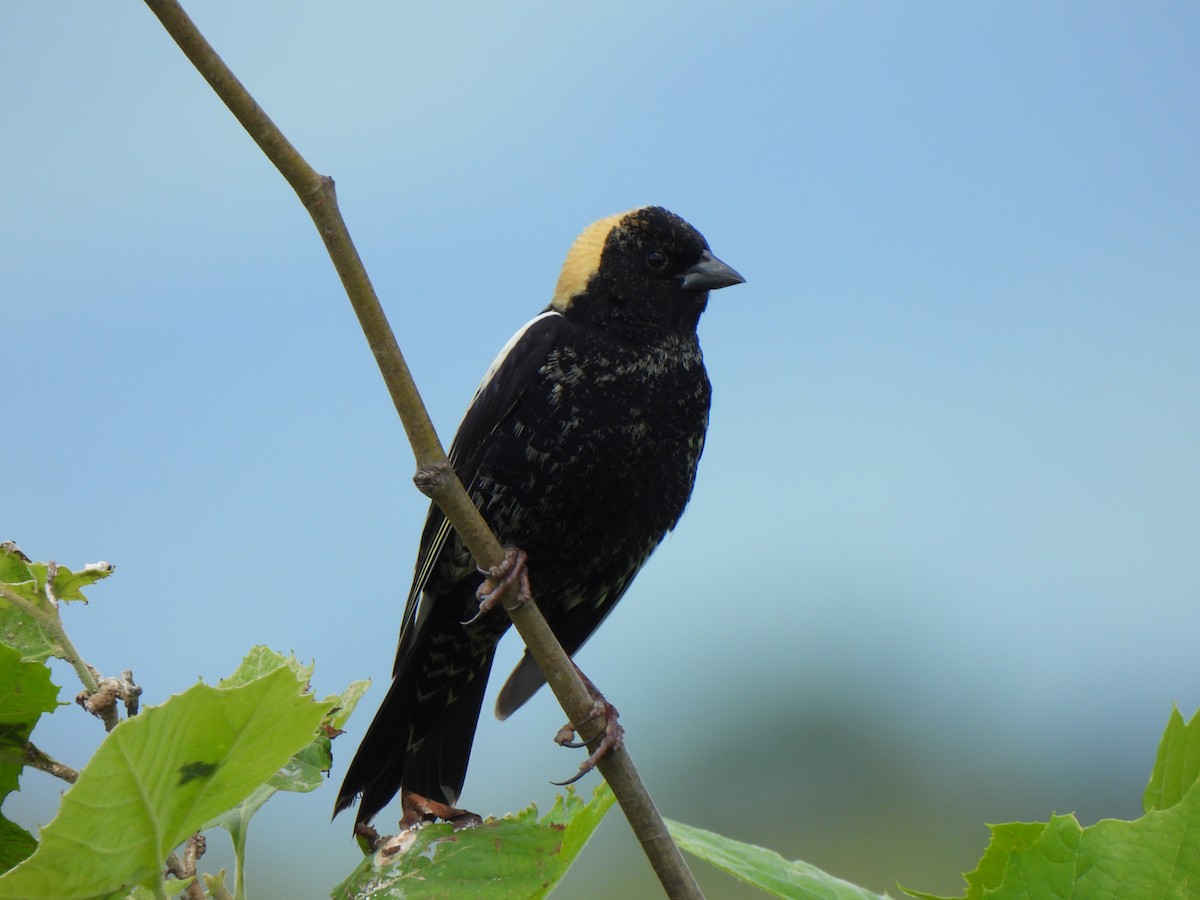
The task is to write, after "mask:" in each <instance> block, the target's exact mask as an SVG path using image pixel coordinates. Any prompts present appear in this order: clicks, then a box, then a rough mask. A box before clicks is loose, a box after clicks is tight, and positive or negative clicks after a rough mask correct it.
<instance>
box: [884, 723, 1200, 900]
mask: <svg viewBox="0 0 1200 900" xmlns="http://www.w3.org/2000/svg"><path fill="white" fill-rule="evenodd" d="M1198 721H1200V717H1194V718H1193V719H1192V722H1191V723H1190V724H1188V725H1185V724H1184V723H1183V717H1182V716H1180V715H1179V711H1178V710H1175V711H1174V712H1173V713H1172V715H1171V719H1170V721H1169V722H1168V724H1167V729H1166V732H1165V733H1164V735H1163V739H1162V742H1161V744H1160V745H1159V751H1158V759H1157V761H1156V762H1155V765H1154V774H1153V775H1152V776H1151V778H1150V786H1149V787H1148V788H1147V789H1146V797H1145V803H1146V806H1147V812H1146V814H1145V815H1144V816H1142V817H1141V818H1140V819H1135V820H1134V821H1132V822H1126V821H1121V820H1118V819H1103V820H1101V821H1099V822H1097V823H1096V824H1095V825H1092V826H1090V827H1088V828H1083V827H1081V826H1080V824H1079V822H1078V821H1077V820H1076V819H1075V817H1074V816H1057V815H1056V816H1051V818H1050V821H1049V822H1048V823H1041V822H1031V823H1009V824H1007V825H993V826H991V830H992V838H991V841H990V842H989V844H988V848H987V851H986V852H985V853H984V855H983V858H982V859H981V860H980V862H979V865H978V866H977V867H976V869H975V871H973V872H970V873H968V874H967V875H966V876H964V877H965V879H966V882H967V892H966V894H965V895H964V896H965V897H966V898H982V897H985V896H986V897H989V898H1008V897H1012V898H1017V897H1022V898H1023V897H1188V896H1192V894H1193V893H1194V892H1195V887H1196V885H1198V884H1200V841H1197V840H1196V835H1197V834H1198V833H1200V781H1198V779H1200V763H1198V762H1197V759H1196V752H1197V740H1198V739H1197V736H1196V735H1197V729H1198V728H1200V726H1198V725H1197V722H1198ZM906 892H907V893H909V894H911V895H912V896H914V897H921V898H925V900H936V898H934V897H933V895H931V894H922V893H917V892H915V891H906Z"/></svg>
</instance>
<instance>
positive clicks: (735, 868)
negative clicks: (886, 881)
mask: <svg viewBox="0 0 1200 900" xmlns="http://www.w3.org/2000/svg"><path fill="white" fill-rule="evenodd" d="M667 828H668V829H670V831H671V837H673V838H674V839H675V842H676V843H677V844H679V846H680V848H681V849H683V850H686V851H687V852H688V853H690V854H692V855H693V856H696V857H699V858H700V859H702V860H704V861H705V862H707V863H711V864H712V865H714V866H716V867H717V868H718V869H721V870H722V871H724V872H728V873H729V874H730V875H733V876H734V877H735V878H740V879H741V880H742V881H744V882H746V883H747V884H750V885H753V886H754V887H757V888H761V889H762V890H764V891H766V892H767V893H768V894H773V895H774V896H776V897H787V898H793V900H801V898H803V900H868V898H869V900H879V898H880V897H885V896H887V895H886V894H873V893H871V892H870V891H867V890H864V889H863V888H860V887H856V886H855V885H853V884H850V883H849V882H848V881H842V880H841V879H840V878H834V877H833V876H832V875H828V874H826V873H825V872H822V871H821V870H820V869H818V868H817V867H816V866H810V865H809V864H808V863H803V862H789V861H788V860H786V859H784V858H783V857H782V856H780V855H779V854H778V853H776V852H775V851H774V850H765V849H763V848H762V847H756V846H754V845H753V844H744V843H742V842H741V841H735V840H733V839H731V838H727V837H722V836H721V835H719V834H713V833H712V832H711V831H705V830H704V829H702V828H693V827H692V826H691V825H683V824H681V823H679V822H672V821H671V820H669V819H668V820H667Z"/></svg>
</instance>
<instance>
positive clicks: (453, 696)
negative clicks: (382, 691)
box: [334, 626, 495, 823]
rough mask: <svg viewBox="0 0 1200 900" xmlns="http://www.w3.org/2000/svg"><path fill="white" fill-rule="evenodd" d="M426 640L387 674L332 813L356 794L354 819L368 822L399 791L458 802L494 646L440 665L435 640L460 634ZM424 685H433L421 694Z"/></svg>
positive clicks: (444, 640)
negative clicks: (399, 667) (385, 686)
mask: <svg viewBox="0 0 1200 900" xmlns="http://www.w3.org/2000/svg"><path fill="white" fill-rule="evenodd" d="M459 627H461V626H459ZM431 637H433V636H432V635H428V634H427V635H423V636H422V638H423V644H424V645H425V646H424V647H423V650H424V652H417V653H413V654H411V655H409V657H408V662H407V663H406V665H405V666H404V668H403V669H402V670H400V671H398V672H397V673H396V675H395V677H394V678H393V679H392V684H391V686H390V687H389V688H388V692H387V696H386V697H384V698H383V703H382V704H381V705H380V707H379V711H378V712H377V713H376V714H375V719H374V721H372V722H371V726H370V728H368V729H367V733H366V735H365V736H364V737H363V739H362V743H361V744H359V747H358V752H357V753H356V754H355V756H354V760H353V761H352V762H351V763H350V767H349V769H348V770H347V772H346V777H345V779H344V780H343V781H342V787H341V790H339V792H338V797H337V802H336V803H335V804H334V815H335V816H336V815H337V814H338V813H339V812H341V811H342V810H344V809H347V808H348V807H350V806H352V805H353V803H354V800H355V798H356V797H358V796H360V795H361V797H362V800H361V802H360V804H359V807H358V814H357V816H356V819H355V820H356V822H359V823H364V822H369V821H370V820H371V819H372V818H373V817H374V815H375V814H376V813H377V812H379V810H381V809H382V808H383V807H384V806H386V805H387V803H388V801H390V800H391V799H392V798H393V797H394V796H395V795H396V793H397V792H398V791H400V790H401V789H403V790H407V791H413V792H415V793H417V794H420V795H421V796H423V797H428V798H429V799H431V800H437V801H439V802H441V803H446V804H448V805H450V806H453V805H454V803H455V802H456V801H457V799H458V795H459V793H460V792H461V790H462V785H463V782H464V781H465V780H466V775H467V762H468V760H469V759H470V756H471V744H472V742H473V740H474V738H475V726H476V725H477V724H478V722H479V711H480V708H481V707H482V706H483V695H484V691H485V690H486V688H487V680H488V673H489V672H490V670H491V667H492V657H493V655H494V651H495V645H494V643H493V644H492V645H491V646H490V647H488V648H487V650H486V653H481V654H480V655H479V656H476V657H475V658H474V659H470V658H468V659H463V658H462V657H461V656H460V657H459V658H457V659H455V660H453V662H454V663H455V665H454V667H453V668H447V667H446V666H445V663H444V658H443V657H442V655H441V654H440V653H439V652H438V644H444V643H453V644H459V642H461V640H462V634H461V632H460V633H459V634H457V635H454V636H453V637H450V636H449V635H441V637H442V641H438V640H436V639H433V640H430V638H431ZM459 647H460V648H461V649H463V650H465V649H466V648H465V647H462V646H461V644H459ZM472 649H480V648H478V646H476V647H474V648H472ZM431 667H437V671H431ZM430 684H433V685H436V687H435V688H434V689H433V690H428V691H426V692H424V693H423V692H422V688H425V687H426V686H427V685H430Z"/></svg>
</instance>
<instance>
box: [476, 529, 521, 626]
mask: <svg viewBox="0 0 1200 900" xmlns="http://www.w3.org/2000/svg"><path fill="white" fill-rule="evenodd" d="M525 559H526V557H525V551H524V550H521V549H519V548H517V547H505V548H504V559H503V560H502V561H501V562H500V563H499V565H495V566H492V567H491V568H490V569H480V570H479V574H480V575H483V576H485V577H484V580H483V584H481V585H480V586H479V590H477V591H476V592H475V599H477V600H478V601H479V611H478V612H476V613H475V615H473V616H472V617H471V618H469V619H467V621H465V622H463V623H462V624H464V625H472V624H474V623H475V622H478V621H479V620H480V619H481V618H483V617H484V616H485V615H487V614H488V613H489V612H491V611H492V610H493V609H495V608H496V607H497V606H498V605H501V604H503V606H504V608H505V609H516V608H517V607H518V606H521V605H523V604H525V603H528V602H529V601H530V600H532V599H533V590H532V589H531V588H530V586H529V569H528V568H527V567H526V565H525ZM514 587H515V589H516V597H512V594H513V591H514ZM510 598H511V602H508V603H505V602H504V601H505V600H508V599H510Z"/></svg>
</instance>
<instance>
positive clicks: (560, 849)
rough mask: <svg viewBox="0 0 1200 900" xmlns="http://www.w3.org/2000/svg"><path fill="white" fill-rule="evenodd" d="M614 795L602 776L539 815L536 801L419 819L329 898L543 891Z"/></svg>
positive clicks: (415, 899)
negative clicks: (458, 818) (467, 822)
mask: <svg viewBox="0 0 1200 900" xmlns="http://www.w3.org/2000/svg"><path fill="white" fill-rule="evenodd" d="M614 800H615V798H614V797H613V794H612V791H611V790H609V788H608V785H606V784H601V785H600V786H599V787H598V788H596V792H595V794H594V795H593V797H592V800H591V801H590V802H589V803H586V804H585V803H584V802H583V800H582V799H580V798H579V796H578V795H577V794H576V793H575V792H574V791H573V790H572V789H570V788H568V789H567V793H566V795H565V797H564V796H559V798H558V799H557V800H556V801H555V803H554V806H553V808H552V809H551V810H550V812H548V813H547V814H546V815H545V816H543V817H542V818H541V819H539V818H538V816H537V808H536V807H534V806H530V807H529V808H528V809H526V810H523V811H522V812H519V813H516V814H514V815H509V816H505V817H504V818H503V819H489V820H487V821H486V822H484V823H483V824H482V825H479V826H476V827H474V828H464V829H462V830H460V831H455V830H454V829H453V827H452V826H450V825H448V824H437V825H425V826H423V827H420V828H417V829H414V830H411V831H406V832H404V833H403V834H400V835H398V836H397V837H394V838H390V839H388V840H387V842H386V843H385V845H384V847H383V848H382V849H380V850H378V851H376V852H375V853H374V854H373V855H371V856H368V857H366V858H365V859H364V860H363V861H362V863H361V864H360V865H359V866H358V868H356V869H355V870H354V872H353V873H351V875H350V877H349V878H347V879H346V880H345V881H344V882H342V883H341V884H340V885H338V887H337V888H336V889H335V890H334V892H333V896H334V898H335V900H341V898H353V897H361V896H366V895H368V894H369V896H371V897H372V898H376V900H399V898H405V900H429V898H451V900H452V898H459V897H478V896H484V895H486V896H487V897H489V898H511V900H531V898H540V897H545V896H546V895H547V894H549V893H550V891H551V890H552V889H553V888H554V886H555V885H556V884H557V883H558V882H559V880H560V879H561V878H562V877H563V875H565V874H566V872H567V869H568V868H569V867H570V865H571V863H572V862H573V861H574V860H575V858H576V857H577V856H578V855H579V852H580V851H581V850H582V849H583V846H584V844H586V843H587V840H588V838H589V837H591V835H592V833H593V832H594V831H595V830H596V826H597V825H599V824H600V821H601V819H603V818H604V814H605V813H606V812H608V810H609V809H610V808H611V807H612V805H613V802H614Z"/></svg>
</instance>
